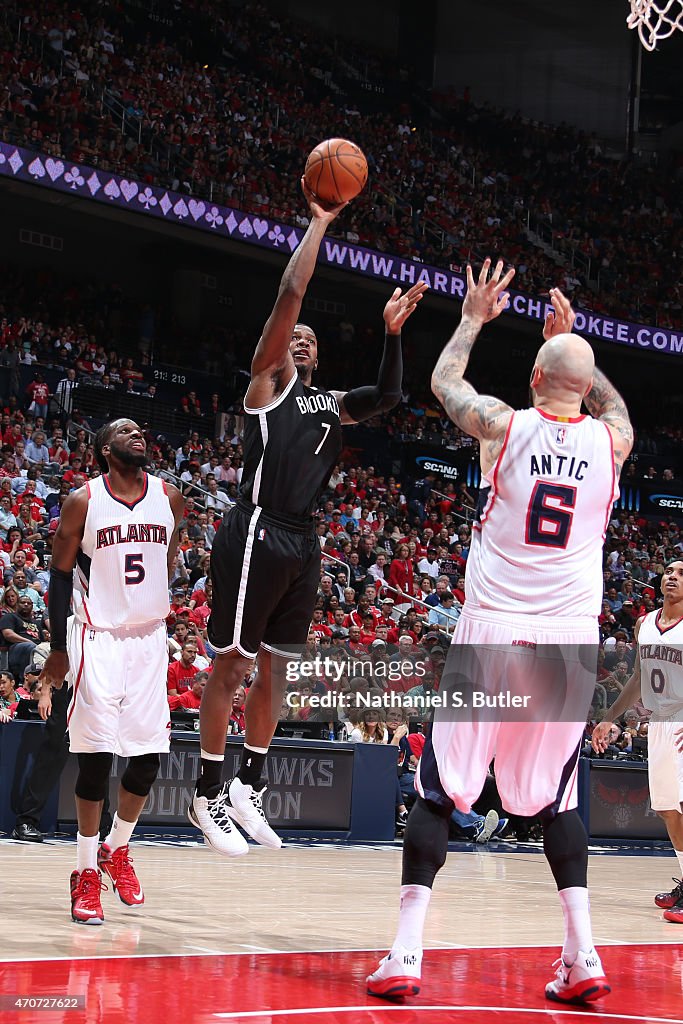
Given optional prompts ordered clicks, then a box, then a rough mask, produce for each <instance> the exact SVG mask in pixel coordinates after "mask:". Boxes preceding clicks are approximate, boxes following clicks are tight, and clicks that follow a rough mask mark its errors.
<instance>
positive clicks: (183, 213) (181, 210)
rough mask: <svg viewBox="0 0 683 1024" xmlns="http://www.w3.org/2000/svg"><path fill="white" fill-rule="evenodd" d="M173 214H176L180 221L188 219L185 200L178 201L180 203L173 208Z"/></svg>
mask: <svg viewBox="0 0 683 1024" xmlns="http://www.w3.org/2000/svg"><path fill="white" fill-rule="evenodd" d="M173 212H174V213H175V215H176V217H179V218H180V220H182V219H183V218H184V217H187V204H186V203H185V200H184V199H179V200H178V202H177V203H176V204H175V206H174V207H173Z"/></svg>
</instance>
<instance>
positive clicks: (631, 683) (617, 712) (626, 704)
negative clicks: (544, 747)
mask: <svg viewBox="0 0 683 1024" xmlns="http://www.w3.org/2000/svg"><path fill="white" fill-rule="evenodd" d="M642 621H643V620H642V618H640V619H638V621H637V622H636V625H635V629H634V630H633V636H634V639H635V641H636V645H637V642H638V633H639V632H640V624H641V622H642ZM640 697H641V692H640V650H639V648H638V646H636V660H635V662H634V664H633V672H632V673H631V676H630V678H629V680H628V682H627V683H625V684H624V688H623V690H622V691H621V693H620V694H619V696H618V697H617V699H616V700H615V702H614V704H612V706H611V707H610V709H609V714H610V720H609V721H608V720H607V719H606V718H605V719H603V720H602V722H598V724H597V725H596V727H595V729H594V730H593V735H592V736H591V745H592V747H593V750H594V751H595V752H596V754H603V753H604V752H605V750H606V749H607V747H608V745H609V732H610V729H611V728H612V726H613V725H614V723H615V722H616V720H617V719H618V718H621V716H622V715H623V714H624V712H626V711H628V709H629V708H632V707H633V705H634V704H636V703H637V702H638V701H639V700H640Z"/></svg>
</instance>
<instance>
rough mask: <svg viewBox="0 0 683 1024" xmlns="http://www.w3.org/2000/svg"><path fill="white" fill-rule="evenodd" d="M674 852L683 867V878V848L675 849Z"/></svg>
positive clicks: (682, 870)
mask: <svg viewBox="0 0 683 1024" xmlns="http://www.w3.org/2000/svg"><path fill="white" fill-rule="evenodd" d="M674 853H675V854H676V856H677V857H678V863H679V864H680V867H681V878H683V850H674Z"/></svg>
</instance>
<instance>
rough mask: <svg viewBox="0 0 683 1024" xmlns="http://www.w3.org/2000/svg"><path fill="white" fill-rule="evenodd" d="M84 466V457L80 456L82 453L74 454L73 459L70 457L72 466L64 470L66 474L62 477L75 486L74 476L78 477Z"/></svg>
mask: <svg viewBox="0 0 683 1024" xmlns="http://www.w3.org/2000/svg"><path fill="white" fill-rule="evenodd" d="M82 467H83V459H82V458H81V457H80V455H72V456H71V459H70V466H69V468H68V469H67V470H66V471H65V472H64V476H63V477H62V479H63V480H64V481H65V482H66V483H68V484H71V486H72V487H74V486H75V483H74V477H77V476H79V475H80V474H81V472H82Z"/></svg>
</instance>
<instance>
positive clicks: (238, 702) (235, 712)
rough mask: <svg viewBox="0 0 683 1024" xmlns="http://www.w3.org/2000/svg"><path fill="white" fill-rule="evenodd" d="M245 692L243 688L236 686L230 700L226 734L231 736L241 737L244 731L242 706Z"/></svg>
mask: <svg viewBox="0 0 683 1024" xmlns="http://www.w3.org/2000/svg"><path fill="white" fill-rule="evenodd" d="M246 693H247V691H246V690H245V688H244V687H243V686H238V687H237V689H236V690H235V696H234V697H233V698H232V710H231V712H230V724H229V725H228V734H229V735H232V736H243V735H244V730H245V729H246V723H245V719H244V704H245V698H246Z"/></svg>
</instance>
